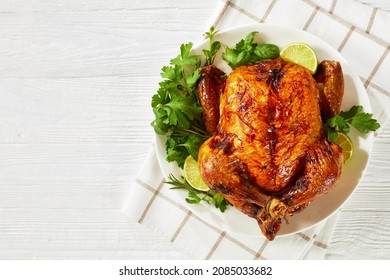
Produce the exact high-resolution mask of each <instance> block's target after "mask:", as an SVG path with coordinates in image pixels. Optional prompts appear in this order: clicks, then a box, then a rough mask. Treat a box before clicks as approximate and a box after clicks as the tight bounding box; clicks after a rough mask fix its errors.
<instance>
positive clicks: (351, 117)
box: [324, 105, 380, 141]
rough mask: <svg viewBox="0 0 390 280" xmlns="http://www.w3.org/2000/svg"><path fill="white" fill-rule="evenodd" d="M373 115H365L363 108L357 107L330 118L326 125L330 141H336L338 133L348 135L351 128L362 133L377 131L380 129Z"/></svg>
mask: <svg viewBox="0 0 390 280" xmlns="http://www.w3.org/2000/svg"><path fill="white" fill-rule="evenodd" d="M372 116H373V114H369V113H365V112H364V110H363V106H361V105H355V106H352V107H351V109H349V110H348V111H346V112H344V111H341V112H340V114H338V115H336V116H334V117H333V118H330V119H328V120H327V121H326V123H325V124H324V129H325V132H326V135H327V137H328V139H329V140H330V141H335V140H336V139H337V137H338V135H337V132H342V133H345V134H348V133H349V131H350V129H351V126H353V127H354V128H356V129H357V130H358V131H359V132H361V133H368V132H370V131H375V130H377V129H378V128H379V127H380V124H379V123H378V122H377V120H376V119H374V118H372Z"/></svg>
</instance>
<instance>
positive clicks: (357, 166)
mask: <svg viewBox="0 0 390 280" xmlns="http://www.w3.org/2000/svg"><path fill="white" fill-rule="evenodd" d="M252 31H258V32H259V34H257V35H256V39H255V40H256V42H266V43H272V44H276V45H278V46H279V47H280V48H282V47H283V46H285V45H287V44H289V43H292V42H304V43H307V44H308V45H310V46H311V47H312V48H313V49H314V50H315V51H316V53H317V56H318V60H319V61H322V60H324V59H332V60H338V61H339V62H340V63H341V66H342V69H343V72H344V83H345V94H344V99H343V103H342V110H348V109H349V108H350V107H351V106H353V105H363V107H364V110H365V111H366V112H371V106H370V103H369V100H368V97H367V93H366V91H365V89H364V87H363V85H362V83H361V81H360V79H359V77H358V76H357V74H356V73H355V72H354V71H353V69H352V68H351V66H350V65H349V64H348V62H347V61H346V60H345V59H344V58H343V57H342V56H341V54H340V53H339V52H338V51H337V50H335V49H334V48H332V47H331V46H330V45H329V44H327V43H326V42H324V41H323V40H321V39H319V38H317V37H315V36H313V35H312V34H310V33H307V32H305V31H302V30H298V29H293V28H287V27H283V26H275V25H266V24H259V25H253V26H245V27H240V28H237V29H232V30H228V31H225V32H221V33H219V34H218V35H217V36H216V39H215V40H219V41H221V43H222V49H224V48H225V47H226V46H229V47H234V46H235V44H236V43H237V42H238V41H239V40H241V39H243V38H244V37H245V36H246V35H247V34H249V33H250V32H252ZM204 48H208V41H204V42H202V43H200V44H199V45H198V46H196V47H195V48H194V52H195V53H197V54H201V53H202V51H201V50H202V49H204ZM222 51H223V50H221V51H220V52H219V53H218V55H217V58H216V59H215V62H214V64H216V65H217V66H218V67H220V68H221V69H222V70H224V71H225V72H227V73H228V72H230V71H231V69H230V67H229V66H228V65H227V64H226V63H225V62H224V61H223V60H222V59H221V53H222ZM349 136H350V138H351V139H352V141H353V144H354V156H353V158H352V159H351V161H350V162H349V163H348V165H347V166H345V167H344V168H343V172H342V176H341V178H340V181H339V182H338V184H337V186H336V188H335V189H334V190H333V191H331V192H330V193H328V194H327V195H325V196H323V197H321V198H320V199H318V200H316V201H314V202H313V203H312V204H311V205H310V206H309V207H307V208H306V209H304V210H303V211H302V212H300V213H298V214H296V215H294V216H293V217H290V218H289V219H288V220H289V223H288V224H286V223H283V224H282V226H281V230H280V231H279V233H278V236H282V235H287V234H291V233H295V232H298V231H302V230H305V229H308V228H309V227H312V226H314V225H316V224H317V223H319V222H321V221H322V220H324V219H325V218H327V217H329V216H330V215H332V214H333V213H334V212H335V211H337V210H338V209H339V208H340V207H341V206H342V205H343V204H344V203H345V202H346V201H347V200H348V198H349V197H350V196H351V194H352V192H353V191H354V189H355V188H356V187H357V185H358V184H359V182H360V180H361V178H362V177H363V173H364V170H365V168H366V166H367V163H368V158H369V155H370V153H371V147H372V143H373V134H372V133H370V134H368V135H361V134H358V133H355V131H354V130H352V132H351V133H350V134H349ZM156 149H157V156H158V160H159V163H160V166H161V169H162V172H163V174H164V176H165V177H166V178H167V177H168V175H169V174H170V173H173V174H174V175H175V176H176V177H177V178H180V176H181V175H182V170H181V169H180V168H178V167H177V165H176V163H168V162H167V161H166V160H165V159H166V152H165V138H164V137H161V136H158V135H157V136H156ZM172 195H173V196H177V199H178V200H182V201H184V199H185V197H186V192H185V191H183V192H182V191H179V190H175V191H173V190H172ZM187 207H188V208H189V209H190V210H191V211H192V212H194V213H196V214H197V215H199V216H200V217H202V218H203V219H204V220H206V221H207V222H209V223H210V224H213V225H216V226H218V227H219V228H221V229H223V230H226V231H230V232H234V233H238V234H243V235H250V236H258V235H259V234H260V233H259V227H258V225H257V222H256V220H254V219H252V218H249V217H247V216H246V215H244V214H242V213H241V212H239V211H238V210H236V209H234V208H229V210H227V211H226V212H225V213H220V212H219V210H218V209H216V208H214V206H212V205H207V204H200V205H190V204H187Z"/></svg>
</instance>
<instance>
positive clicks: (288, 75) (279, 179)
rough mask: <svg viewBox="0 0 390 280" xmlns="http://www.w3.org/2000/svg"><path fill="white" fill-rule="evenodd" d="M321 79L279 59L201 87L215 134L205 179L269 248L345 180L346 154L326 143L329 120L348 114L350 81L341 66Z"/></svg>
mask: <svg viewBox="0 0 390 280" xmlns="http://www.w3.org/2000/svg"><path fill="white" fill-rule="evenodd" d="M317 72H318V73H317V74H316V75H315V76H314V77H313V75H311V74H310V72H309V71H307V70H306V69H304V68H303V67H301V66H299V65H297V64H294V63H288V62H285V61H284V60H282V59H280V58H278V59H273V60H265V61H262V62H259V63H257V64H254V65H250V66H241V67H238V68H237V69H235V70H234V71H233V72H231V73H230V74H229V75H228V76H227V78H226V80H224V79H223V77H222V75H223V74H224V73H223V72H222V71H221V70H219V69H217V68H216V67H214V66H211V67H208V68H205V69H203V71H202V76H201V79H200V82H199V85H198V91H199V99H200V102H201V104H202V106H203V108H204V119H205V122H206V127H207V129H208V130H209V131H210V132H212V133H213V136H212V137H211V138H210V139H209V140H207V141H206V142H205V143H204V144H203V145H202V146H201V148H200V150H199V158H198V161H199V165H200V170H201V175H202V178H203V180H204V181H205V182H206V183H207V185H208V186H209V187H210V188H211V189H213V190H216V191H218V192H220V193H221V194H222V195H223V196H224V198H225V199H227V200H228V201H229V202H230V203H232V204H233V205H234V206H235V207H236V208H237V209H238V210H240V211H242V212H243V213H245V214H246V215H248V216H250V217H252V218H254V219H256V220H257V222H258V224H259V226H260V228H261V231H262V233H263V234H264V235H265V236H266V237H267V238H268V239H269V240H273V239H274V238H275V236H276V234H277V232H278V231H279V229H280V225H281V222H282V221H283V220H285V219H287V217H288V216H291V215H293V214H295V213H297V212H299V211H300V210H302V209H304V208H305V207H307V206H308V205H309V204H310V203H311V202H312V201H314V200H315V199H317V198H318V197H320V196H322V195H324V194H326V193H328V192H329V191H330V190H331V189H332V188H333V187H334V186H335V185H336V183H337V181H338V179H339V178H340V175H341V170H342V162H343V156H342V150H341V148H340V147H339V146H338V145H336V144H334V143H331V142H328V140H327V139H326V137H325V134H324V131H323V121H322V119H323V118H325V119H326V118H329V117H332V116H334V115H336V114H338V113H339V112H340V104H341V100H342V97H343V94H344V85H343V74H342V70H341V67H340V64H339V63H338V62H335V61H323V62H322V63H321V64H320V65H319V69H318V71H317Z"/></svg>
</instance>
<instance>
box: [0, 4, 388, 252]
mask: <svg viewBox="0 0 390 280" xmlns="http://www.w3.org/2000/svg"><path fill="white" fill-rule="evenodd" d="M372 2H375V1H372ZM215 7H216V3H215V2H214V1H209V0H198V1H180V0H163V1H162V0H152V1H143V0H137V1H129V0H115V1H114V0H111V1H110V0H106V1H98V0H84V1H79V0H69V1H60V0H56V1H53V0H20V1H14V0H0V259H131V258H143V259H173V258H181V259H183V258H184V259H185V258H189V256H187V255H186V254H185V252H179V251H176V250H175V248H173V247H172V245H171V244H170V243H169V242H168V241H166V240H164V239H162V238H161V237H160V236H158V235H157V234H156V233H154V232H151V231H150V230H148V229H145V228H143V227H142V226H139V225H138V224H133V223H130V222H128V221H127V219H126V218H125V217H124V216H123V215H122V214H121V213H120V209H121V206H122V205H123V202H124V200H125V198H126V196H127V193H128V190H129V187H130V185H129V183H130V181H131V177H132V176H134V175H135V174H136V172H137V170H138V167H139V165H140V163H141V162H142V160H143V157H144V155H145V153H146V152H147V149H148V147H149V143H151V142H152V141H153V131H152V129H151V128H150V126H149V123H150V121H151V119H152V113H151V110H150V97H151V95H152V94H153V93H154V92H155V90H156V88H157V84H158V82H159V80H160V77H159V73H160V68H161V67H162V66H163V65H165V64H166V63H167V62H168V60H169V59H170V58H171V57H173V56H174V55H176V54H177V51H178V47H179V45H180V44H181V43H183V42H189V41H193V42H196V40H197V39H199V38H200V35H201V34H202V33H203V32H204V31H205V30H206V29H207V28H208V27H209V26H208V25H209V21H210V19H211V16H212V14H213V13H214V8H215ZM389 162H390V127H389V126H387V127H386V128H385V129H384V131H383V133H382V135H381V136H380V137H378V139H377V142H376V144H375V147H374V152H373V157H372V161H371V162H370V166H369V168H368V172H367V174H366V176H365V178H364V180H363V182H362V184H361V186H362V187H361V188H358V190H357V191H356V193H355V194H354V196H353V197H352V199H351V200H350V201H349V202H348V203H347V204H346V205H345V207H344V208H343V210H342V212H341V214H340V218H339V221H338V223H337V226H336V229H335V234H334V237H333V240H332V244H331V247H330V248H329V253H328V255H327V257H328V258H390V235H389V234H388V232H389V231H390V215H389V214H390V204H389V203H388V202H389V201H390V190H389V187H390V179H389V175H388V174H389V172H390V166H389V164H388V163H389ZM378 189H380V190H381V192H380V195H378V192H377V190H378Z"/></svg>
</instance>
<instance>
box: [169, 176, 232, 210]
mask: <svg viewBox="0 0 390 280" xmlns="http://www.w3.org/2000/svg"><path fill="white" fill-rule="evenodd" d="M182 179H183V181H180V180H178V179H177V178H176V177H175V176H173V175H172V174H170V175H169V181H167V182H166V183H167V184H170V185H173V187H171V188H170V189H171V190H174V189H184V190H187V191H188V196H187V198H186V201H187V203H189V204H199V203H200V202H202V201H204V202H206V203H208V204H210V203H213V204H214V205H215V208H218V209H219V210H220V211H221V212H225V210H226V208H227V206H228V205H232V204H231V203H230V202H229V201H227V200H226V199H224V198H223V196H222V195H221V194H220V193H219V192H216V191H213V190H209V191H207V192H202V191H199V190H196V189H194V188H193V187H191V185H190V184H188V183H187V181H186V180H185V178H182Z"/></svg>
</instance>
